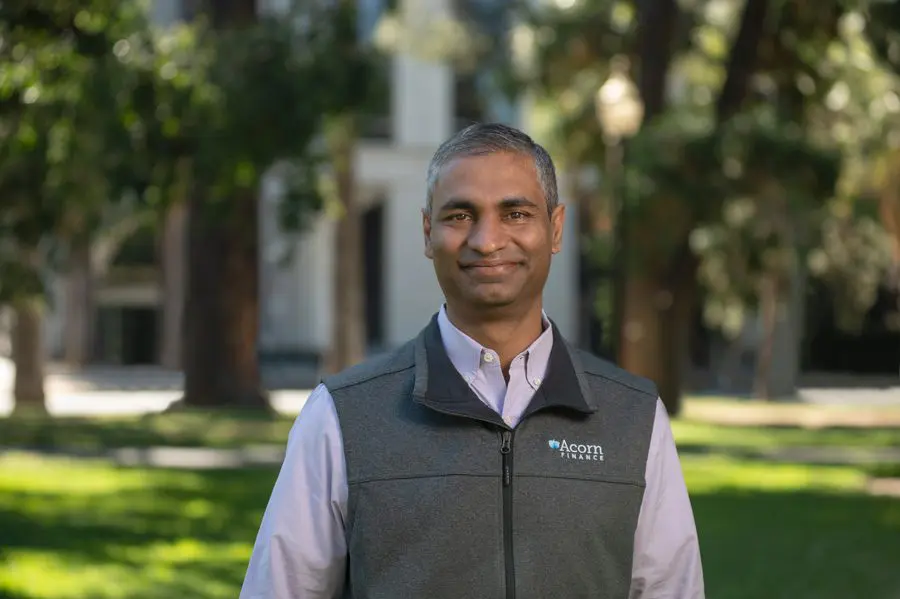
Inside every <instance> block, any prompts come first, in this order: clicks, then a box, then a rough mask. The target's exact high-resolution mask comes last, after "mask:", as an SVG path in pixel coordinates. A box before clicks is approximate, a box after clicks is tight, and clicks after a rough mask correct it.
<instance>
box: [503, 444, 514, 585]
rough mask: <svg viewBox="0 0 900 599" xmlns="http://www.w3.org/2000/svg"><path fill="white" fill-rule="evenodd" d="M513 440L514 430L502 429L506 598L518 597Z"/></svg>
mask: <svg viewBox="0 0 900 599" xmlns="http://www.w3.org/2000/svg"><path fill="white" fill-rule="evenodd" d="M512 440H513V431H509V430H504V431H501V433H500V454H501V455H502V456H503V555H504V561H505V564H506V599H515V597H516V575H515V570H514V562H513V519H512V474H513V454H512Z"/></svg>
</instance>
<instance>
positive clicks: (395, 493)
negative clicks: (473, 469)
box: [347, 472, 503, 599]
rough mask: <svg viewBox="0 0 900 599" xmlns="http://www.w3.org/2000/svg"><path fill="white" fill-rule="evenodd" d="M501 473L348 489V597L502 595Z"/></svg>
mask: <svg viewBox="0 0 900 599" xmlns="http://www.w3.org/2000/svg"><path fill="white" fill-rule="evenodd" d="M499 486H500V476H499V472H498V474H497V475H496V476H484V475H458V474H457V475H443V476H422V477H410V478H397V479H387V480H377V481H368V482H360V483H351V485H350V506H349V507H350V512H351V513H350V519H351V523H352V524H351V526H350V527H349V528H348V538H347V540H348V550H349V569H350V587H351V589H352V591H353V592H352V597H354V598H356V597H365V598H367V599H395V598H396V597H423V598H424V597H428V598H429V599H444V598H446V599H451V598H452V599H458V598H459V597H467V598H468V597H472V598H473V599H479V598H482V597H483V598H484V599H495V598H496V597H500V596H502V593H503V588H502V581H503V570H502V569H503V546H502V534H501V531H500V529H499V524H500V510H501V504H500V494H499V493H498V489H499Z"/></svg>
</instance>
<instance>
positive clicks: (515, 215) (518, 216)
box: [507, 210, 529, 220]
mask: <svg viewBox="0 0 900 599" xmlns="http://www.w3.org/2000/svg"><path fill="white" fill-rule="evenodd" d="M528 216H529V215H528V213H527V212H522V211H521V210H514V211H512V212H510V213H509V214H507V217H508V218H510V219H512V220H522V219H524V218H528Z"/></svg>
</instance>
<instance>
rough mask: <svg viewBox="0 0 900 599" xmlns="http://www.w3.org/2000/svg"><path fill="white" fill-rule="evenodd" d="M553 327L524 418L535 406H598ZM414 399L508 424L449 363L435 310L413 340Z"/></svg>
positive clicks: (577, 364) (584, 408) (584, 409)
mask: <svg viewBox="0 0 900 599" xmlns="http://www.w3.org/2000/svg"><path fill="white" fill-rule="evenodd" d="M550 325H551V326H552V327H553V348H552V349H551V350H550V360H549V362H548V364H547V374H546V376H545V377H544V380H543V382H542V383H541V385H540V387H539V388H538V390H537V391H536V392H535V394H534V397H533V398H532V400H531V403H530V404H529V405H528V408H527V409H526V410H525V413H524V414H523V415H522V417H523V419H524V418H526V417H528V416H529V415H531V414H533V413H535V412H538V411H540V410H545V409H551V408H560V409H568V410H573V411H575V412H579V413H582V414H590V413H593V412H596V411H597V406H596V405H595V404H594V403H593V402H590V401H589V399H588V398H590V397H591V394H590V393H589V392H588V386H587V381H586V379H585V375H584V371H583V369H582V368H581V364H580V361H579V360H578V358H577V354H575V353H574V352H572V351H571V349H570V348H569V345H568V344H567V343H566V341H565V339H563V337H562V335H560V333H559V329H557V327H556V324H555V323H553V321H552V320H551V321H550ZM415 362H416V365H415V383H414V386H413V397H414V399H415V401H417V402H419V403H421V404H422V405H425V406H427V407H429V408H431V409H433V410H436V411H439V412H444V413H446V414H452V415H455V416H462V417H465V418H472V419H475V420H481V421H484V422H489V423H491V424H496V425H498V426H501V427H504V428H508V427H507V425H506V424H505V423H504V422H503V419H502V418H500V416H499V415H498V414H497V413H496V412H494V411H493V410H492V409H490V408H489V407H487V406H486V405H485V404H484V403H483V402H482V401H481V400H480V399H478V397H477V396H476V395H475V393H474V392H473V391H472V389H471V388H470V387H469V385H468V383H466V381H465V380H464V379H463V378H462V376H461V375H460V374H459V372H458V371H457V370H456V368H454V366H453V363H452V362H451V361H450V357H449V356H448V355H447V350H446V349H445V348H444V343H443V340H442V339H441V331H440V327H439V326H438V322H437V315H435V316H434V317H433V318H432V319H431V322H429V323H428V325H427V326H426V327H425V328H424V329H423V330H422V332H421V333H420V334H419V336H418V337H417V338H416V341H415Z"/></svg>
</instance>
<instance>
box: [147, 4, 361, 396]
mask: <svg viewBox="0 0 900 599" xmlns="http://www.w3.org/2000/svg"><path fill="white" fill-rule="evenodd" d="M351 8H352V7H349V6H347V5H345V4H342V3H332V4H328V5H317V4H310V5H306V4H304V5H303V6H302V7H295V9H294V10H292V11H289V12H288V13H287V14H278V15H259V14H258V10H257V7H256V5H255V3H254V2H251V1H242V2H227V3H208V4H206V6H205V10H203V11H198V13H197V16H196V18H195V19H194V20H193V21H192V22H190V23H188V24H185V25H184V26H182V27H180V28H178V29H177V30H175V31H173V32H169V33H168V34H167V37H165V38H164V39H161V40H158V41H157V43H156V45H155V47H154V49H153V52H154V53H155V54H153V56H154V57H153V60H154V61H155V63H156V64H162V65H163V68H164V69H165V70H166V72H161V74H162V75H163V80H162V81H159V82H157V85H156V87H155V90H154V100H153V102H154V104H155V105H156V107H157V114H158V115H160V119H159V122H158V123H157V129H156V135H155V139H156V145H155V146H153V147H152V151H151V154H152V155H153V156H154V157H156V158H157V159H158V162H159V163H161V164H163V165H164V166H163V167H161V168H159V172H160V173H162V174H161V175H160V177H159V181H161V182H160V183H158V187H159V189H160V190H169V189H170V187H171V186H172V185H181V186H185V189H187V190H188V193H187V196H188V197H189V200H188V211H189V218H188V229H189V232H188V240H189V241H188V255H189V261H188V271H189V272H188V290H187V300H186V307H185V314H184V320H185V346H184V355H183V361H184V370H185V396H184V401H185V403H186V404H188V405H202V406H211V405H232V406H243V407H264V406H266V405H267V402H266V398H265V393H264V391H263V388H262V384H261V381H260V372H259V363H258V355H257V337H258V329H259V322H258V318H259V297H258V295H259V291H258V275H259V273H258V254H259V251H258V210H259V201H258V193H259V188H260V182H261V180H262V178H263V176H265V175H266V174H267V173H275V174H277V175H278V176H280V177H281V178H282V179H283V181H284V182H285V184H286V185H285V186H286V189H287V193H286V196H285V197H284V198H283V201H282V202H281V217H282V219H281V220H282V223H283V224H284V225H285V226H286V227H288V228H298V227H301V226H302V225H304V224H305V222H306V220H307V216H308V215H310V214H311V213H313V212H314V211H316V210H317V209H318V208H319V207H320V206H321V202H322V194H321V193H320V189H319V185H320V182H321V176H322V171H321V169H320V168H319V167H320V165H322V164H323V159H324V153H323V152H320V151H319V146H318V145H317V141H318V140H319V137H320V134H321V132H322V125H323V117H324V116H326V115H328V114H342V113H343V111H344V110H345V109H346V107H348V106H352V102H354V101H356V100H355V98H354V96H353V94H352V90H353V87H352V86H353V85H358V84H359V83H360V82H365V79H366V77H367V74H368V61H367V58H366V57H365V56H363V55H361V54H350V55H348V54H347V53H346V52H343V51H341V49H342V48H344V47H345V45H346V42H345V36H346V35H347V34H348V27H346V26H345V25H344V23H345V22H346V21H347V19H348V18H349V17H348V16H347V15H348V14H350V11H351ZM351 17H352V14H351ZM309 23H315V24H316V26H315V27H309V26H308V24H309ZM349 31H351V32H353V33H354V34H355V29H352V28H351V29H349ZM161 195H163V196H166V195H169V194H166V193H163V192H161ZM175 195H178V194H175Z"/></svg>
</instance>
